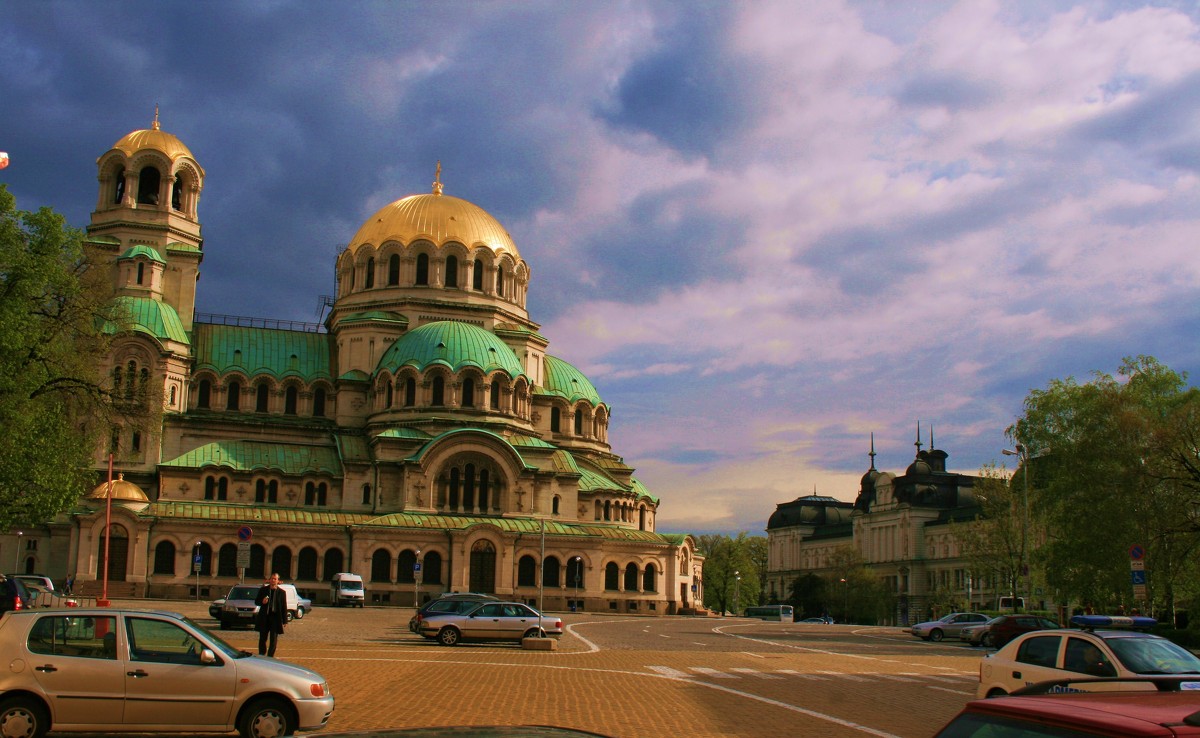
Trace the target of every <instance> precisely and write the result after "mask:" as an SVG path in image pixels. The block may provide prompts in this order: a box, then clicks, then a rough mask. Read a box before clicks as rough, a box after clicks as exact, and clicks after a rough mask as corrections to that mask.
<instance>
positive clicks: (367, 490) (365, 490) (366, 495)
mask: <svg viewBox="0 0 1200 738" xmlns="http://www.w3.org/2000/svg"><path fill="white" fill-rule="evenodd" d="M362 504H364V505H370V504H371V485H369V484H364V485H363V486H362Z"/></svg>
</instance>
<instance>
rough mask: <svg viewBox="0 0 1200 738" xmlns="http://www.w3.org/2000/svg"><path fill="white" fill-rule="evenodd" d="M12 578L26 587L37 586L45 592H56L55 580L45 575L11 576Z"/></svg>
mask: <svg viewBox="0 0 1200 738" xmlns="http://www.w3.org/2000/svg"><path fill="white" fill-rule="evenodd" d="M8 576H10V577H15V578H17V579H20V580H21V581H22V582H25V586H27V587H28V586H29V585H31V584H32V585H36V586H38V587H41V588H42V589H44V590H49V591H51V592H53V591H54V580H53V579H51V578H50V577H48V576H46V575H45V574H9V575H8Z"/></svg>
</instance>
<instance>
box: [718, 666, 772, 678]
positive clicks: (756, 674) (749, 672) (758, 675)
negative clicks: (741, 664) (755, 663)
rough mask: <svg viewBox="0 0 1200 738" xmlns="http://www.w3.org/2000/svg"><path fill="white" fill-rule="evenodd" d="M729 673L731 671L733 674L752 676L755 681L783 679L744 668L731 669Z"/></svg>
mask: <svg viewBox="0 0 1200 738" xmlns="http://www.w3.org/2000/svg"><path fill="white" fill-rule="evenodd" d="M730 671H732V672H733V673H735V674H745V675H746V676H752V677H755V678H757V679H782V678H783V677H780V676H776V675H775V674H771V673H770V672H766V671H759V670H758V669H746V668H737V667H733V668H731V669H730Z"/></svg>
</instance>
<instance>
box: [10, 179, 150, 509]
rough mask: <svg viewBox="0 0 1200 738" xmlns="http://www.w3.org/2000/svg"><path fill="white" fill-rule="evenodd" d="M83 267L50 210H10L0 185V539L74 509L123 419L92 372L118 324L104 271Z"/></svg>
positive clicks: (76, 235) (69, 233) (78, 240)
mask: <svg viewBox="0 0 1200 738" xmlns="http://www.w3.org/2000/svg"><path fill="white" fill-rule="evenodd" d="M88 267H89V264H88V262H87V260H86V259H85V257H84V252H83V248H82V237H81V233H80V232H79V231H78V230H75V229H72V228H69V227H67V226H66V223H65V220H64V219H63V217H62V216H60V215H57V214H55V213H54V212H53V211H51V210H50V209H49V208H42V209H40V210H38V211H37V212H36V213H33V212H26V211H21V210H17V209H16V199H15V198H14V197H13V195H12V194H11V193H9V191H8V188H7V187H6V186H3V185H0V427H2V428H3V429H4V434H3V435H2V436H0V530H9V529H11V528H13V527H14V526H15V525H29V524H31V523H41V522H44V521H46V520H49V519H51V518H53V517H54V516H55V515H57V514H58V513H60V512H62V511H64V510H66V509H67V508H69V507H70V506H71V504H72V503H74V502H75V501H76V500H78V498H79V496H80V494H81V493H83V492H84V491H86V490H87V488H88V486H89V484H91V483H93V482H94V474H93V472H92V471H91V470H90V467H91V466H92V459H93V454H94V452H95V449H96V441H97V439H98V437H99V434H100V433H102V432H106V431H107V428H108V427H109V425H110V424H111V423H115V422H119V421H120V419H121V418H122V417H124V416H126V415H129V412H130V411H129V409H128V408H121V407H118V406H117V405H116V404H114V402H113V398H112V397H111V396H110V393H109V392H108V391H107V390H106V389H105V388H104V387H103V386H102V385H101V383H100V377H99V373H98V372H97V370H96V367H98V366H100V364H101V361H102V357H104V356H105V354H106V352H107V348H108V341H109V338H108V335H107V334H106V332H105V330H104V326H105V325H106V324H107V325H110V326H111V325H116V326H118V327H119V326H121V325H125V324H127V319H122V316H119V315H115V314H114V313H113V312H112V310H113V308H111V307H110V306H111V305H112V300H111V288H109V287H106V286H105V285H106V284H107V282H108V280H107V278H106V275H104V274H103V270H100V269H96V270H90V271H89V269H88ZM144 410H145V404H144V403H143V404H142V405H141V406H139V408H138V410H137V412H135V413H133V414H134V415H137V414H139V413H142V412H143V411H144ZM160 411H161V410H160Z"/></svg>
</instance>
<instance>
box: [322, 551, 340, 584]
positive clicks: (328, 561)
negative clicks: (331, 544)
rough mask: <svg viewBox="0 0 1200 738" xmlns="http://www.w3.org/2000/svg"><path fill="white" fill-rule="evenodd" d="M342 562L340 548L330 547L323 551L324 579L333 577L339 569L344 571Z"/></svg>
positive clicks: (327, 579) (328, 579)
mask: <svg viewBox="0 0 1200 738" xmlns="http://www.w3.org/2000/svg"><path fill="white" fill-rule="evenodd" d="M343 563H344V557H343V556H342V552H341V550H340V549H336V548H331V549H329V550H328V551H326V552H325V568H324V570H323V572H324V577H323V578H324V580H325V581H327V582H328V581H330V580H332V579H333V575H334V574H337V573H338V572H339V571H345V568H344V567H343Z"/></svg>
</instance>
